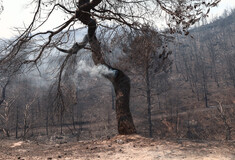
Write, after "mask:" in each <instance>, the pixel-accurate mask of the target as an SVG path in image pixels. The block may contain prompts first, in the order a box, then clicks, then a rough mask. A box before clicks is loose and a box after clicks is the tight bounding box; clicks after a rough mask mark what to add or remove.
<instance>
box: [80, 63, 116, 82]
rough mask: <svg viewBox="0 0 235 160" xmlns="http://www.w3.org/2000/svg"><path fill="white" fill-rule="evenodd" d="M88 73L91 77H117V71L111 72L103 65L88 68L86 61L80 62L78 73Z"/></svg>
mask: <svg viewBox="0 0 235 160" xmlns="http://www.w3.org/2000/svg"><path fill="white" fill-rule="evenodd" d="M83 72H85V73H89V75H90V76H91V77H102V76H106V77H113V78H114V77H115V76H116V75H117V72H118V71H117V70H112V69H109V68H108V67H107V66H105V65H94V66H89V65H87V63H86V61H84V60H81V61H80V62H79V63H78V73H83Z"/></svg>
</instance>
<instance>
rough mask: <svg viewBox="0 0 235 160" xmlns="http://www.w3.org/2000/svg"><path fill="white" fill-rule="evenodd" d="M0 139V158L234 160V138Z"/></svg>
mask: <svg viewBox="0 0 235 160" xmlns="http://www.w3.org/2000/svg"><path fill="white" fill-rule="evenodd" d="M42 139H43V138H41V139H37V140H33V141H32V140H27V141H19V140H0V159H1V160H14V159H20V160H22V159H24V160H36V159H42V160H56V159H57V160H60V159H61V160H116V159H119V160H167V159H170V160H182V159H186V160H187V159H188V160H235V141H228V142H226V141H213V142H212V141H210V142H208V141H189V140H157V139H151V138H145V137H142V136H139V135H131V136H120V135H119V136H115V137H113V138H111V139H106V140H93V141H76V140H75V139H71V138H70V139H69V138H66V137H63V136H61V137H60V136H58V137H54V138H53V137H52V138H50V139H48V140H42Z"/></svg>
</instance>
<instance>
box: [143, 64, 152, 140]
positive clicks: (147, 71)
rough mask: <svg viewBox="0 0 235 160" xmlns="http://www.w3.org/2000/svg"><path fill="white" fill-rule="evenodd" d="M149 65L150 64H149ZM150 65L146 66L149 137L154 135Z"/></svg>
mask: <svg viewBox="0 0 235 160" xmlns="http://www.w3.org/2000/svg"><path fill="white" fill-rule="evenodd" d="M147 66H148V65H147ZM148 68H149V67H147V68H146V71H145V72H146V75H145V80H146V98H147V105H148V124H149V137H153V129H152V128H153V125H152V104H151V89H150V80H149V70H148Z"/></svg>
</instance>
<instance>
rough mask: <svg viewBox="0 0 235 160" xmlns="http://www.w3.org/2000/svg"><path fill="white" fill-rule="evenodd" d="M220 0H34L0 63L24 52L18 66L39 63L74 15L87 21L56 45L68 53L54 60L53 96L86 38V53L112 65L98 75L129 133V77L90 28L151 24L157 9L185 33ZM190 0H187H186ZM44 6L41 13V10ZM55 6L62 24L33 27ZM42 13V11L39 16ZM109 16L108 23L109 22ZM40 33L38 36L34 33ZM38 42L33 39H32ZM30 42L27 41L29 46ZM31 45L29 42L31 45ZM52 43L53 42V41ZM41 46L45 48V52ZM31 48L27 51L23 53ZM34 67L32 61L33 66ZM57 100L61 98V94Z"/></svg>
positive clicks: (120, 128) (123, 129) (64, 33)
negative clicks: (80, 36) (83, 32)
mask: <svg viewBox="0 0 235 160" xmlns="http://www.w3.org/2000/svg"><path fill="white" fill-rule="evenodd" d="M219 1H220V0H206V1H205V0H200V1H198V0H186V1H182V0H177V1H165V0H150V1H134V0H130V1H113V0H106V1H104V0H92V1H90V0H79V1H77V2H76V1H68V0H58V1H49V0H45V1H42V0H34V2H35V4H37V7H36V11H35V14H34V17H33V20H32V23H30V24H29V25H28V27H27V28H26V29H25V30H24V32H23V33H22V34H21V35H20V36H19V37H18V38H17V39H15V40H14V41H13V42H11V43H10V44H9V46H8V47H6V48H5V49H4V54H3V55H4V56H3V57H2V58H1V59H0V65H6V64H7V63H8V62H9V61H14V60H17V59H18V58H19V57H24V60H21V61H17V62H19V63H17V64H18V67H19V68H21V67H22V66H23V65H24V64H26V65H27V66H29V67H31V65H29V64H36V65H37V64H40V63H39V62H43V61H41V60H42V59H43V57H44V55H45V54H44V53H45V52H46V51H48V52H51V49H52V48H54V46H58V45H62V44H64V43H66V42H69V43H70V42H71V41H69V40H67V41H66V40H65V41H64V39H66V38H67V39H69V37H70V36H69V31H70V28H71V27H73V26H74V24H75V23H76V22H77V21H79V22H81V23H82V24H83V25H85V26H87V28H88V33H87V36H85V38H84V41H83V43H82V44H81V43H80V44H79V43H77V42H76V43H75V44H74V45H73V47H72V48H71V49H69V50H68V49H61V48H59V50H60V51H62V52H66V53H68V55H67V56H66V58H65V59H64V61H63V63H62V64H61V66H60V70H59V73H58V85H57V86H58V97H63V93H62V90H61V89H60V87H61V85H60V84H61V80H62V76H63V74H64V69H65V68H66V65H67V64H68V63H69V61H70V59H71V57H73V56H72V55H74V54H76V53H77V51H78V50H80V49H81V48H85V46H86V43H88V42H89V45H90V49H91V52H92V59H93V61H94V64H95V65H103V66H105V67H107V68H108V69H109V70H111V71H113V74H112V76H110V75H103V76H104V77H105V78H106V79H108V80H109V81H110V82H111V83H112V84H113V87H114V90H115V93H116V116H117V121H118V132H119V134H133V133H136V129H135V126H134V123H133V120H132V116H131V113H130V109H129V96H130V79H129V77H128V76H127V75H126V74H125V73H124V72H123V71H121V70H119V69H117V68H114V67H112V65H110V64H109V63H108V62H107V61H106V59H105V55H104V53H103V52H102V48H101V45H100V42H99V40H98V39H97V37H96V29H97V26H98V25H102V26H104V27H107V28H111V29H113V30H115V28H116V29H117V28H118V26H125V27H126V28H129V30H133V29H140V28H142V27H144V26H145V25H146V24H148V25H153V24H154V23H155V20H157V19H158V18H159V15H160V14H161V11H163V12H164V13H165V14H166V15H167V16H166V17H167V21H168V23H167V25H168V26H169V29H168V31H167V32H165V33H164V34H166V33H176V32H177V33H180V34H185V35H188V28H189V27H190V26H191V25H192V24H194V23H195V22H197V21H199V20H200V18H201V17H204V16H206V15H207V14H208V12H209V10H208V9H209V8H211V7H214V6H216V5H217V4H218V3H219ZM188 2H190V3H188ZM48 6H50V9H49V12H47V13H46V14H47V16H46V18H45V19H44V18H43V17H45V16H44V15H45V14H43V12H44V11H48V8H47V7H48ZM57 8H59V9H60V10H61V11H62V12H64V13H65V14H67V15H68V16H67V17H70V18H69V19H68V20H66V21H65V22H64V23H63V24H62V25H60V26H58V27H57V28H55V29H53V30H48V31H46V32H38V31H37V29H38V28H40V27H41V26H42V25H43V24H44V23H45V22H46V21H48V20H49V17H50V16H51V15H52V13H53V12H54V10H56V9H57ZM42 15H43V16H42ZM107 21H111V22H112V23H113V27H112V26H111V27H110V25H109V24H110V23H106V22H107ZM40 36H44V37H43V38H41V39H40V38H39V37H40ZM39 39H40V40H41V41H42V43H41V42H40V44H37V41H38V40H39ZM29 44H31V46H29ZM32 45H34V47H32ZM25 47H26V48H27V50H28V52H27V53H22V52H21V51H22V49H25ZM57 48H58V47H57ZM48 52H47V53H48ZM29 54H32V56H29ZM36 67H37V66H36ZM61 102H62V104H63V98H61Z"/></svg>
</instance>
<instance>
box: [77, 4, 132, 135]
mask: <svg viewBox="0 0 235 160" xmlns="http://www.w3.org/2000/svg"><path fill="white" fill-rule="evenodd" d="M100 2H101V0H93V1H92V2H89V0H79V4H78V5H79V6H78V9H77V11H76V18H78V19H79V20H80V21H81V22H82V23H83V24H85V25H87V26H88V39H89V43H90V46H91V50H92V59H93V61H94V63H95V65H98V64H102V65H105V66H107V67H108V68H109V69H112V70H113V71H114V72H115V76H106V75H104V77H105V78H107V79H108V80H110V81H111V82H112V84H113V86H114V90H115V94H116V118H117V121H118V133H119V134H134V133H136V129H135V126H134V123H133V119H132V115H131V112H130V108H129V99H130V79H129V77H128V76H127V75H125V74H124V73H123V72H122V71H120V70H118V69H115V68H112V67H110V66H109V65H107V64H106V62H105V60H104V57H103V55H102V52H101V48H100V43H99V41H98V40H97V38H96V33H95V31H96V28H97V26H96V21H95V20H94V19H92V18H91V16H90V14H89V13H90V10H91V9H93V8H94V7H95V6H96V5H98V4H99V3H100Z"/></svg>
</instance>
